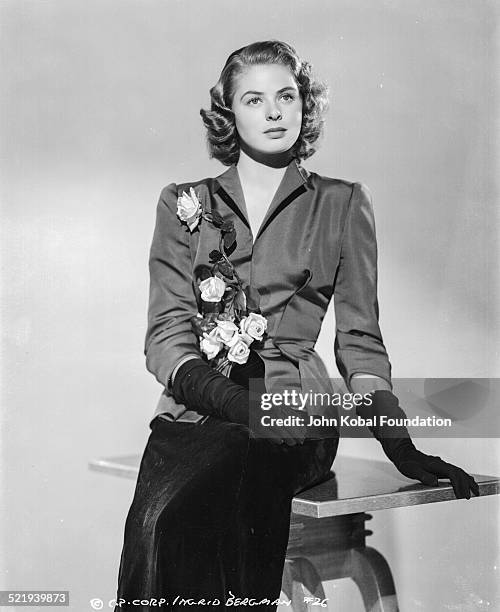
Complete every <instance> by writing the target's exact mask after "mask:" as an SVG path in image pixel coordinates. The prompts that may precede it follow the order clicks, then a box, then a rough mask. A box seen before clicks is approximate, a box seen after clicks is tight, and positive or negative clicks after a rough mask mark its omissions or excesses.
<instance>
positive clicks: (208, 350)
mask: <svg viewBox="0 0 500 612" xmlns="http://www.w3.org/2000/svg"><path fill="white" fill-rule="evenodd" d="M215 331H217V328H215V329H213V330H212V331H211V332H210V333H209V334H207V333H204V334H203V338H202V339H201V341H200V349H201V350H202V351H203V352H204V353H205V355H206V356H207V357H208V359H213V358H214V357H215V356H216V355H218V353H219V351H220V350H221V348H222V342H219V341H218V340H217V338H216V337H215V334H214V332H215Z"/></svg>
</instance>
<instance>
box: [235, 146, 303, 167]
mask: <svg viewBox="0 0 500 612" xmlns="http://www.w3.org/2000/svg"><path fill="white" fill-rule="evenodd" d="M240 149H241V150H242V151H243V152H244V153H245V154H246V155H247V156H248V157H250V158H251V159H253V160H254V161H256V162H258V163H260V164H265V165H266V166H273V167H275V168H280V167H283V166H287V165H288V164H289V163H290V161H291V160H292V159H293V157H294V155H293V145H292V146H290V147H289V148H284V147H282V146H281V147H278V146H269V147H266V148H265V149H264V148H262V149H257V148H255V147H251V146H249V145H247V144H246V143H243V142H240Z"/></svg>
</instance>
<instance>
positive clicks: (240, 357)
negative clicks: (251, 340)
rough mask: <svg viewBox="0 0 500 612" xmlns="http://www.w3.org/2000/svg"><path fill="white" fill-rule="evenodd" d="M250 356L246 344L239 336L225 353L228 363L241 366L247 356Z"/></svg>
mask: <svg viewBox="0 0 500 612" xmlns="http://www.w3.org/2000/svg"><path fill="white" fill-rule="evenodd" d="M249 355H250V349H249V347H248V344H246V342H244V341H243V340H242V339H241V337H240V336H238V337H237V338H236V342H235V343H234V344H233V345H232V346H231V348H230V349H229V351H228V353H227V358H228V359H229V361H234V362H235V363H239V364H243V363H246V361H247V359H248V356H249Z"/></svg>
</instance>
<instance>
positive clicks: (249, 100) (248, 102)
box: [247, 97, 260, 106]
mask: <svg viewBox="0 0 500 612" xmlns="http://www.w3.org/2000/svg"><path fill="white" fill-rule="evenodd" d="M259 101H260V98H257V97H255V98H249V99H248V100H247V104H251V105H253V106H255V105H256V104H257V102H259Z"/></svg>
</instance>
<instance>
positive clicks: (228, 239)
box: [224, 229, 236, 251]
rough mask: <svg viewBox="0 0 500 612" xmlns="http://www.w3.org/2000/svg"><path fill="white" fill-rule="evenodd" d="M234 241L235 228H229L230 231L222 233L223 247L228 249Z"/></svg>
mask: <svg viewBox="0 0 500 612" xmlns="http://www.w3.org/2000/svg"><path fill="white" fill-rule="evenodd" d="M235 242H236V230H234V229H233V230H231V231H230V232H227V233H224V248H225V250H226V251H228V250H229V249H230V248H231V247H232V246H233V244H234V243H235Z"/></svg>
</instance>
